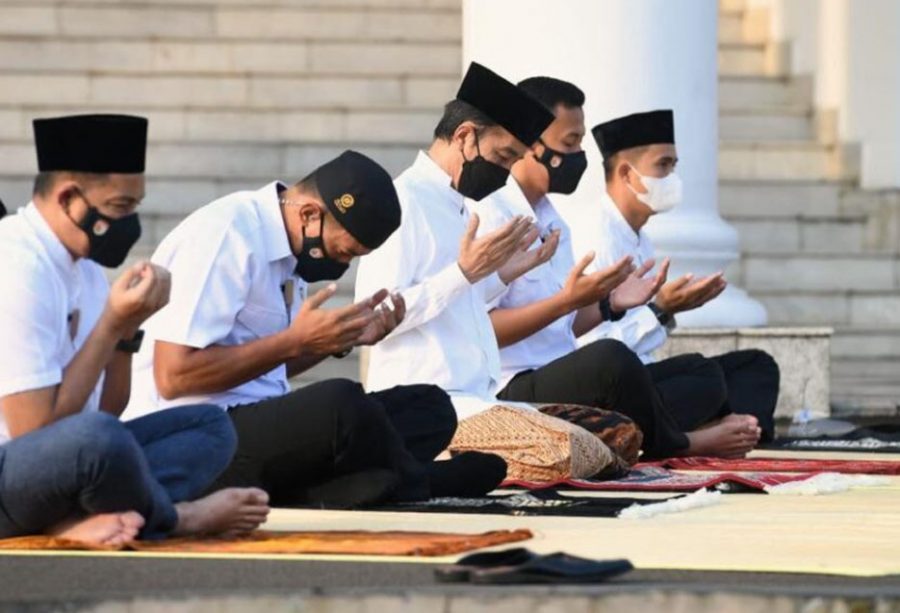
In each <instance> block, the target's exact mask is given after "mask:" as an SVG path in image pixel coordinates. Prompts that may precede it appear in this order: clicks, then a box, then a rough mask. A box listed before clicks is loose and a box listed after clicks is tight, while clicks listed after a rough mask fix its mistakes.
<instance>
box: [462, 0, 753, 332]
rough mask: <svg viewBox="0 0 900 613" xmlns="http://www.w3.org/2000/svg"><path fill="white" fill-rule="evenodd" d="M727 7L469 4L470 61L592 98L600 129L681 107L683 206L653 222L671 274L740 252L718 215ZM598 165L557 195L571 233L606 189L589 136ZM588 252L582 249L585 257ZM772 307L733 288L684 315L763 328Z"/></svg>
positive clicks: (641, 2) (466, 40)
mask: <svg viewBox="0 0 900 613" xmlns="http://www.w3.org/2000/svg"><path fill="white" fill-rule="evenodd" d="M717 24H718V4H717V2H716V0H690V1H686V2H672V1H671V0H557V1H556V2H547V1H546V0H464V3H463V52H464V53H463V55H464V63H468V62H469V61H471V60H475V61H479V62H482V63H484V64H485V65H487V66H489V67H491V68H493V69H495V70H496V71H498V72H499V73H501V74H503V75H504V76H506V77H507V78H510V79H513V80H518V79H522V78H525V77H529V76H535V75H541V74H544V75H549V76H555V77H558V78H561V79H565V80H569V81H572V82H573V83H575V84H577V85H578V86H579V87H581V88H582V89H583V90H584V92H585V94H586V96H587V101H586V104H585V116H586V121H587V124H588V128H590V127H591V126H593V125H595V124H597V123H600V122H601V121H605V120H608V119H612V118H614V117H617V116H620V115H625V114H628V113H632V112H637V111H649V110H652V109H657V108H672V109H674V111H675V138H676V140H677V145H678V155H679V158H680V160H681V161H680V162H679V170H678V172H679V174H680V175H681V177H682V179H683V180H684V188H685V189H684V193H685V202H684V204H683V205H682V206H681V207H680V208H679V209H677V210H676V211H674V212H672V213H668V214H666V215H661V216H659V217H657V218H655V219H654V220H653V221H652V222H651V223H650V224H649V226H648V232H650V234H651V237H652V239H653V241H654V244H655V245H656V247H657V250H658V251H659V253H660V254H661V255H669V256H671V257H672V261H673V267H672V273H671V274H672V275H679V274H682V273H685V272H693V273H695V274H697V275H703V274H709V273H713V272H715V271H718V270H724V269H725V268H726V267H727V266H728V264H729V263H730V262H733V261H734V260H736V259H737V257H738V237H737V233H736V232H735V231H734V229H733V228H731V227H730V226H729V225H728V224H726V223H725V222H724V221H723V220H722V219H721V217H719V214H718V204H717V194H718V186H717V170H718V169H717V150H718V94H717V91H718V81H717V74H718V66H717ZM587 138H588V141H587V142H586V143H585V149H586V150H587V152H588V157H589V160H590V165H589V167H588V171H587V172H586V173H585V177H584V179H583V180H582V181H581V185H580V186H579V189H578V191H577V192H576V193H575V194H573V195H572V196H571V197H569V198H565V199H562V198H560V199H557V202H558V203H559V204H560V210H561V212H562V213H563V214H564V215H565V216H566V217H567V218H568V220H569V223H570V225H571V226H572V228H573V232H575V233H577V232H578V231H579V230H580V229H582V228H589V227H590V226H591V224H590V219H591V218H592V217H593V215H594V214H595V211H596V207H597V203H598V198H599V194H600V193H601V191H600V190H602V189H604V185H603V170H602V167H601V164H600V155H599V152H598V151H597V147H596V145H595V144H594V143H593V141H592V139H591V137H590V136H588V137H587ZM577 255H579V254H576V256H577ZM765 321H766V314H765V309H763V307H762V306H761V305H760V304H759V303H758V302H756V301H755V300H752V299H750V298H749V297H748V296H747V294H746V293H745V292H743V291H742V290H740V289H738V288H736V287H733V286H729V288H728V290H727V291H726V292H725V293H723V294H722V296H720V297H719V298H718V299H716V300H715V301H713V302H711V303H710V304H708V305H706V306H704V307H703V308H701V309H698V310H696V311H692V312H690V313H684V314H682V315H680V316H679V322H680V323H681V324H682V325H686V326H726V327H738V326H755V325H762V324H764V323H765Z"/></svg>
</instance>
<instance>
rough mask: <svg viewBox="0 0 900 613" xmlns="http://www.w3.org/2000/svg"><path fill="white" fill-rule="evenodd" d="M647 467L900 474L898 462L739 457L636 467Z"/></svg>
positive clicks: (674, 460)
mask: <svg viewBox="0 0 900 613" xmlns="http://www.w3.org/2000/svg"><path fill="white" fill-rule="evenodd" d="M648 466H654V467H661V468H671V469H673V470H706V471H727V472H743V471H764V472H776V473H782V472H793V473H844V474H858V475H900V462H891V461H885V460H813V459H807V458H797V459H795V458H742V459H736V460H725V459H722V458H707V457H689V458H669V459H668V460H662V461H661V462H648V463H641V464H638V465H637V468H645V467H648Z"/></svg>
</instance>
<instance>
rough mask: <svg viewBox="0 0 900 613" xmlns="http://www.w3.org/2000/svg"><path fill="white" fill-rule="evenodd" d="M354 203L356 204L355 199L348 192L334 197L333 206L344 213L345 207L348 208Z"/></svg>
mask: <svg viewBox="0 0 900 613" xmlns="http://www.w3.org/2000/svg"><path fill="white" fill-rule="evenodd" d="M354 204H356V200H354V199H353V196H351V195H350V194H344V195H343V196H341V197H340V198H335V199H334V206H336V207H337V209H338V210H339V211H340V212H341V213H346V212H347V209H349V208H350V207H351V206H353V205H354Z"/></svg>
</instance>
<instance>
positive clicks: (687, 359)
mask: <svg viewBox="0 0 900 613" xmlns="http://www.w3.org/2000/svg"><path fill="white" fill-rule="evenodd" d="M592 133H593V136H594V139H595V140H596V141H597V145H598V146H599V148H600V152H601V153H602V155H603V168H604V173H605V176H606V192H605V193H604V194H603V197H602V200H601V206H600V209H601V211H600V219H599V221H600V228H599V233H595V234H593V235H592V236H591V237H590V240H591V244H590V248H592V249H595V250H596V252H597V257H596V259H595V260H594V263H593V266H595V267H597V268H598V269H600V268H603V267H605V266H609V265H610V264H612V263H614V262H616V261H617V260H619V259H620V258H622V257H623V256H626V255H631V256H633V257H634V260H635V264H636V265H638V266H640V265H641V264H643V263H644V262H648V261H650V260H652V259H653V257H654V253H653V245H652V244H651V243H650V240H649V238H648V236H647V234H646V232H645V231H644V227H645V225H646V224H647V222H648V221H649V220H650V218H651V217H652V216H653V215H656V214H660V213H665V212H667V211H670V210H672V209H673V208H675V207H676V206H677V205H678V204H679V203H680V202H681V199H682V183H681V179H680V177H679V176H678V175H677V174H676V173H675V166H676V164H677V163H678V153H677V150H676V148H675V130H674V116H673V113H672V111H671V110H657V111H650V112H646V113H636V114H632V115H627V116H625V117H619V118H616V119H613V120H611V121H608V122H605V123H601V124H599V125H597V126H595V127H594V128H593V130H592ZM595 232H596V230H595ZM726 285H727V283H726V281H725V279H724V276H723V273H721V272H719V273H716V274H713V275H709V276H706V277H702V278H695V277H694V275H692V274H687V275H684V276H682V277H680V278H678V279H675V280H672V281H669V282H668V283H666V284H665V285H663V286H662V287H661V288H660V290H659V292H658V293H657V294H656V296H655V298H654V299H653V301H651V302H649V303H648V304H647V305H645V306H641V307H637V308H633V309H630V310H629V311H628V312H627V313H626V314H625V316H624V317H622V318H621V319H619V320H618V321H606V322H604V323H603V324H602V325H600V326H599V327H598V328H596V329H595V330H593V331H592V332H590V333H588V334H585V335H584V336H583V337H581V339H579V340H580V342H581V343H586V342H591V341H593V340H596V339H598V338H614V339H617V340H620V341H622V342H624V343H625V344H626V345H628V346H629V347H630V348H631V349H632V350H633V351H634V352H635V353H637V354H638V355H639V356H640V357H641V359H642V360H643V361H644V362H645V363H646V364H648V367H649V369H650V372H651V374H652V376H653V379H654V382H655V383H656V385H657V388H658V389H659V390H660V393H661V395H662V396H663V399H664V401H665V404H666V406H667V407H668V408H669V409H670V411H671V413H672V414H673V415H674V416H675V418H676V419H677V420H678V422H679V425H680V426H681V428H682V429H683V430H684V431H690V430H693V429H695V428H697V427H700V426H702V425H704V424H709V423H711V422H715V421H718V422H719V423H721V424H723V425H725V426H729V427H731V426H733V427H734V428H739V429H743V428H747V429H752V431H753V432H754V433H756V438H759V436H760V435H761V436H762V439H763V440H767V439H770V438H771V437H772V436H773V430H774V424H773V414H774V411H775V404H776V402H777V399H778V386H779V371H778V366H777V364H776V363H775V361H774V360H773V359H772V357H771V356H769V355H768V354H766V353H764V352H762V351H756V350H748V351H736V352H732V353H728V354H725V355H721V356H716V357H712V358H705V357H703V356H701V355H699V354H685V355H679V356H675V357H673V358H670V359H668V360H663V361H660V362H656V363H653V362H654V359H653V357H652V355H651V354H652V352H654V351H656V350H657V349H659V348H660V347H661V346H662V345H663V344H664V343H665V342H666V339H667V338H668V334H669V332H671V331H672V330H673V329H674V328H675V325H676V321H675V317H676V315H677V314H678V313H681V312H684V311H689V310H692V309H696V308H699V307H701V306H703V305H704V304H706V303H707V302H709V301H711V300H713V299H714V298H716V297H717V296H718V295H719V294H721V293H722V291H724V289H725V287H726ZM757 424H758V425H757ZM755 444H756V441H753V445H754V446H755Z"/></svg>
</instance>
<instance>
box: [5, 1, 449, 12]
mask: <svg viewBox="0 0 900 613" xmlns="http://www.w3.org/2000/svg"><path fill="white" fill-rule="evenodd" d="M71 1H72V0H69V2H71ZM75 1H77V0H75ZM11 2H15V3H16V4H20V5H35V6H45V5H51V6H54V5H58V4H60V3H61V0H11ZM62 2H66V0H62ZM90 4H92V5H97V6H128V7H132V6H176V7H178V6H183V5H185V4H192V5H198V6H207V5H212V6H237V7H243V6H254V7H262V8H273V7H276V8H323V9H325V8H329V9H334V8H338V7H340V8H343V9H348V10H353V9H363V10H381V9H409V10H419V9H425V10H428V9H435V10H441V9H445V10H449V9H456V10H460V9H461V7H462V0H190V1H189V2H188V1H186V0H90Z"/></svg>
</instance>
